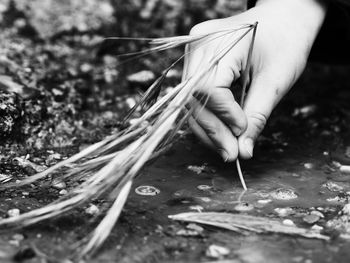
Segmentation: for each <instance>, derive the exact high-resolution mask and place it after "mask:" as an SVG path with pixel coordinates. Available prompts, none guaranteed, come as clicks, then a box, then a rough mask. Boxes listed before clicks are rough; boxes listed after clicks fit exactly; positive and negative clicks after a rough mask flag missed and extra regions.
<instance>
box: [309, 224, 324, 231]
mask: <svg viewBox="0 0 350 263" xmlns="http://www.w3.org/2000/svg"><path fill="white" fill-rule="evenodd" d="M311 229H312V230H315V231H322V230H323V227H322V226H319V225H316V224H315V225H313V226H312V227H311Z"/></svg>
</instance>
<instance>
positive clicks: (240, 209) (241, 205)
mask: <svg viewBox="0 0 350 263" xmlns="http://www.w3.org/2000/svg"><path fill="white" fill-rule="evenodd" d="M234 209H235V210H236V211H238V212H247V211H251V210H253V209H254V206H253V205H251V204H249V203H245V202H243V203H239V204H238V205H236V206H235V207H234Z"/></svg>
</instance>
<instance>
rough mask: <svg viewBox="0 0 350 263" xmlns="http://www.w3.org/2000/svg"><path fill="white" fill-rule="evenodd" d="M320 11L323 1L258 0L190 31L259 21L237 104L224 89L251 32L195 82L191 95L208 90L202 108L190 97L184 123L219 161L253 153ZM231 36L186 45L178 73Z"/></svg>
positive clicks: (234, 76) (298, 67) (241, 62)
mask: <svg viewBox="0 0 350 263" xmlns="http://www.w3.org/2000/svg"><path fill="white" fill-rule="evenodd" d="M325 13H326V6H325V5H324V4H323V2H321V1H318V0H261V1H259V2H258V3H257V6H256V7H255V8H252V9H249V10H248V11H246V12H244V13H241V14H239V15H237V16H233V17H229V18H224V19H217V20H210V21H206V22H204V23H201V24H198V25H196V26H195V27H194V28H193V29H192V30H191V34H192V35H197V34H205V33H208V32H216V31H220V30H223V29H228V28H235V27H238V26H240V25H242V24H247V23H249V24H252V23H254V22H255V21H258V22H259V25H258V30H257V34H256V39H255V44H254V50H253V54H252V60H251V67H250V69H249V73H250V74H249V92H248V94H247V97H246V101H245V104H244V107H243V109H241V107H240V106H239V104H238V103H237V101H236V100H235V98H234V96H233V95H232V92H231V91H230V90H229V88H230V87H231V85H232V83H233V82H236V81H239V80H240V77H241V73H242V72H243V71H244V70H245V68H246V63H247V56H248V50H249V45H250V41H251V35H252V34H249V35H247V36H246V37H245V38H244V39H243V40H242V41H240V42H239V43H238V44H237V46H235V47H234V48H233V49H232V50H231V51H230V52H229V53H227V54H226V56H225V57H224V58H222V59H221V60H220V62H219V63H218V65H217V68H216V69H215V70H213V71H212V72H210V74H208V76H207V77H206V79H205V80H203V81H201V83H198V92H197V95H198V94H201V95H205V94H207V95H210V96H209V100H208V101H207V103H206V105H205V107H203V106H202V104H201V102H200V99H198V96H194V98H193V101H192V103H193V105H194V112H193V114H192V116H191V118H190V120H189V124H190V127H191V128H192V130H193V132H194V133H195V134H196V135H197V136H198V137H199V138H200V139H201V140H202V141H203V142H204V143H205V144H206V145H207V146H208V147H210V148H212V149H214V150H215V151H217V152H218V153H219V154H220V155H221V156H222V158H223V159H224V161H234V160H235V159H236V158H237V157H238V155H239V156H240V157H241V158H244V159H249V158H251V157H252V156H253V148H254V144H255V141H256V139H257V137H258V136H259V134H260V133H261V131H262V130H263V128H264V126H265V124H266V121H267V119H268V117H269V116H270V114H271V111H272V110H273V109H274V107H275V106H276V105H277V103H278V102H279V101H280V100H281V98H282V97H283V96H284V95H285V94H286V93H287V91H288V90H289V89H290V88H291V86H292V85H293V84H294V83H295V81H296V80H297V79H298V77H299V76H300V75H301V73H302V72H303V70H304V68H305V64H306V61H307V58H308V55H309V53H310V49H311V47H312V44H313V42H314V40H315V38H316V36H317V33H318V31H319V29H320V27H321V25H322V23H323V20H324V17H325ZM233 40H234V38H233V37H232V35H230V36H225V37H223V38H217V39H215V40H213V41H210V42H208V43H206V44H205V45H202V46H200V47H199V45H201V44H203V43H201V42H198V43H194V44H191V45H189V46H187V47H186V51H187V52H188V51H191V52H190V53H189V55H188V56H187V57H186V59H185V65H184V73H183V78H184V79H186V78H189V77H190V76H192V75H193V74H194V73H195V72H197V71H199V70H201V69H202V68H203V67H204V66H205V65H207V64H208V63H207V62H208V61H209V60H210V59H211V58H212V57H213V56H214V54H216V52H218V50H222V49H224V48H225V47H227V45H228V44H229V43H230V41H231V42H232V41H233ZM237 138H238V139H237Z"/></svg>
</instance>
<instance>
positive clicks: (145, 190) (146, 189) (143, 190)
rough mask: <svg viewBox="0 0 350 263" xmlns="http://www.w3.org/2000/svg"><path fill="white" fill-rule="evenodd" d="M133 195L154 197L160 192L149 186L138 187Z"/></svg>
mask: <svg viewBox="0 0 350 263" xmlns="http://www.w3.org/2000/svg"><path fill="white" fill-rule="evenodd" d="M135 193H136V194H138V195H149V196H155V195H157V194H159V193H160V190H159V189H158V188H155V187H154V186H151V185H140V186H138V187H137V188H136V189H135Z"/></svg>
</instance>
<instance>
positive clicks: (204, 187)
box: [197, 184, 212, 191]
mask: <svg viewBox="0 0 350 263" xmlns="http://www.w3.org/2000/svg"><path fill="white" fill-rule="evenodd" d="M211 188H212V187H211V186H210V185H205V184H201V185H198V186H197V189H198V190H201V191H208V190H210V189H211Z"/></svg>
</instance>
